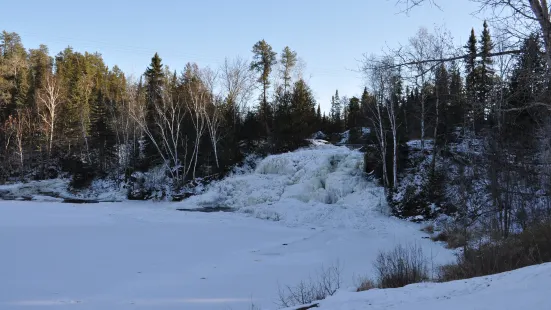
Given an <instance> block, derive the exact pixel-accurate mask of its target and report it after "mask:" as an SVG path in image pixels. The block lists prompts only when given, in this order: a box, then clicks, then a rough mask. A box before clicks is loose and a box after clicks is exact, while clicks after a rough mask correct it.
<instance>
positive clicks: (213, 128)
mask: <svg viewBox="0 0 551 310" xmlns="http://www.w3.org/2000/svg"><path fill="white" fill-rule="evenodd" d="M201 79H202V81H203V84H204V85H205V87H206V90H207V92H208V95H207V97H206V98H207V100H208V102H207V103H206V105H205V108H204V109H203V113H204V117H205V120H206V122H207V129H208V132H209V138H210V142H211V144H212V149H213V151H214V159H215V163H216V168H220V163H219V161H218V143H219V142H220V140H221V139H222V135H221V134H220V126H221V124H222V121H223V115H222V111H223V107H222V104H223V101H222V100H221V96H219V95H217V94H216V93H217V90H216V87H217V84H218V72H215V71H213V70H211V69H210V68H205V69H203V70H202V71H201Z"/></svg>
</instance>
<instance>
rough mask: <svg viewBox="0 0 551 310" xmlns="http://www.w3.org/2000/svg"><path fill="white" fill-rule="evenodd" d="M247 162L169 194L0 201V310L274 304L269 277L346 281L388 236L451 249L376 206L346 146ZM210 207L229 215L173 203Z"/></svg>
mask: <svg viewBox="0 0 551 310" xmlns="http://www.w3.org/2000/svg"><path fill="white" fill-rule="evenodd" d="M250 161H251V163H248V164H247V165H244V166H243V167H241V168H239V169H236V170H235V171H234V173H233V174H232V175H230V176H229V177H228V178H226V179H224V180H221V181H219V182H215V183H212V184H211V185H209V186H208V187H207V188H206V190H205V193H204V194H202V195H200V196H195V197H192V198H190V199H188V200H185V201H183V202H181V203H166V202H149V201H144V202H129V201H124V202H117V203H99V204H84V205H82V204H81V205H76V204H66V203H59V202H42V201H30V202H23V201H0V248H1V249H2V255H0V275H1V277H0V309H20V308H22V307H23V306H28V307H29V308H34V307H39V306H48V305H49V306H52V308H58V307H60V306H62V305H67V307H68V308H70V307H75V308H78V309H135V308H140V309H214V310H217V309H248V308H249V306H250V304H251V303H254V304H255V305H257V306H259V307H261V309H276V308H277V306H276V305H275V302H276V301H277V295H278V287H279V285H295V284H297V283H298V282H299V281H301V280H304V279H307V278H309V277H310V276H315V275H316V273H317V272H318V271H319V269H320V268H321V267H322V266H331V265H334V264H338V265H340V266H341V267H342V272H343V273H342V276H341V278H342V279H343V282H344V283H343V285H344V287H350V286H352V285H354V284H355V282H356V281H355V279H357V278H358V277H359V276H364V275H368V276H370V275H373V273H374V270H373V267H372V262H373V261H374V259H375V258H376V256H377V254H378V252H379V251H380V250H389V249H392V248H393V247H394V246H395V245H397V244H413V243H416V244H419V245H420V246H421V247H422V248H423V249H424V251H425V254H426V255H427V256H428V257H430V259H431V261H432V262H433V264H434V265H435V266H436V265H438V264H443V263H447V262H450V261H451V260H453V258H454V256H453V252H451V251H449V250H446V249H444V248H443V247H442V246H441V245H439V244H437V243H433V242H432V241H430V240H428V239H426V237H427V236H426V235H425V234H424V233H422V232H421V231H420V229H421V225H419V224H415V223H410V222H405V221H401V220H398V219H395V218H391V217H389V216H387V215H386V213H387V207H386V204H385V202H384V201H385V199H384V193H383V191H382V189H381V188H380V187H378V186H377V185H376V184H375V183H374V182H373V181H370V180H368V179H367V178H366V176H365V175H364V173H363V172H362V171H363V156H362V154H361V153H359V152H357V151H352V150H349V149H347V148H345V147H335V146H332V145H324V144H321V145H317V146H313V147H310V148H306V149H301V150H298V151H295V152H292V153H286V154H280V155H274V156H268V157H267V158H265V159H262V160H259V159H258V160H257V159H254V158H251V159H250ZM252 162H254V163H252ZM213 206H214V207H216V206H218V207H221V206H226V207H230V208H232V209H233V210H234V211H235V212H233V213H223V212H217V213H199V212H182V211H176V210H175V209H176V208H178V209H186V208H187V209H197V208H202V207H213Z"/></svg>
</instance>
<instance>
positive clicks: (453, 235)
mask: <svg viewBox="0 0 551 310" xmlns="http://www.w3.org/2000/svg"><path fill="white" fill-rule="evenodd" d="M467 239H468V236H467V235H466V233H465V231H462V230H461V229H458V228H452V227H446V228H445V229H444V230H443V231H441V232H439V233H438V234H436V235H435V236H433V237H432V238H431V240H432V241H435V242H436V241H442V242H445V243H446V247H447V248H448V249H457V248H461V247H464V246H466V245H467Z"/></svg>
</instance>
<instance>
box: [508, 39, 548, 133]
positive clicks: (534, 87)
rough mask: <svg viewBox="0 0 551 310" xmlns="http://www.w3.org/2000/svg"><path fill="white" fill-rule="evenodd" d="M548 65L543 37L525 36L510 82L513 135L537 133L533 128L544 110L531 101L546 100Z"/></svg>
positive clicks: (509, 119)
mask: <svg viewBox="0 0 551 310" xmlns="http://www.w3.org/2000/svg"><path fill="white" fill-rule="evenodd" d="M546 73H547V68H546V62H545V59H544V57H543V53H542V45H541V42H540V40H539V38H538V37H537V36H535V35H531V36H530V37H528V38H527V39H526V40H524V42H523V44H522V46H521V53H520V54H519V55H518V56H516V59H515V64H514V67H513V72H512V74H511V81H510V85H509V92H510V98H509V101H508V105H509V108H510V109H511V110H512V111H510V112H507V113H506V118H505V124H506V126H508V127H509V128H510V129H511V130H510V132H511V134H512V135H513V136H517V137H518V136H521V135H522V136H533V133H532V130H533V129H534V127H535V125H536V124H537V123H538V122H541V121H542V119H541V117H542V113H540V112H539V111H538V108H530V104H531V103H534V102H538V101H542V102H545V101H546V100H548V99H547V98H546V96H547V94H546V90H547V89H548V82H547V78H546Z"/></svg>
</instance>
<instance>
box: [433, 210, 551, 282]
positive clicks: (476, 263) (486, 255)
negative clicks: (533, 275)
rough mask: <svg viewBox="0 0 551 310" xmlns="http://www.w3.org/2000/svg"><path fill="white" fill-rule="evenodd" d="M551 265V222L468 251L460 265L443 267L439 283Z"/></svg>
mask: <svg viewBox="0 0 551 310" xmlns="http://www.w3.org/2000/svg"><path fill="white" fill-rule="evenodd" d="M550 261H551V222H550V221H547V222H545V223H540V224H536V225H534V226H532V227H530V228H528V229H526V230H525V231H523V232H522V233H520V234H518V235H513V236H510V237H509V238H507V239H504V240H500V241H493V242H488V243H484V244H481V245H479V246H478V247H466V248H465V251H464V252H463V253H462V254H460V255H459V257H458V260H457V263H456V264H451V265H445V266H442V267H441V268H440V270H439V275H438V280H439V281H451V280H459V279H466V278H473V277H479V276H486V275H491V274H496V273H501V272H506V271H511V270H514V269H518V268H522V267H526V266H530V265H536V264H542V263H545V262H550Z"/></svg>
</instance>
